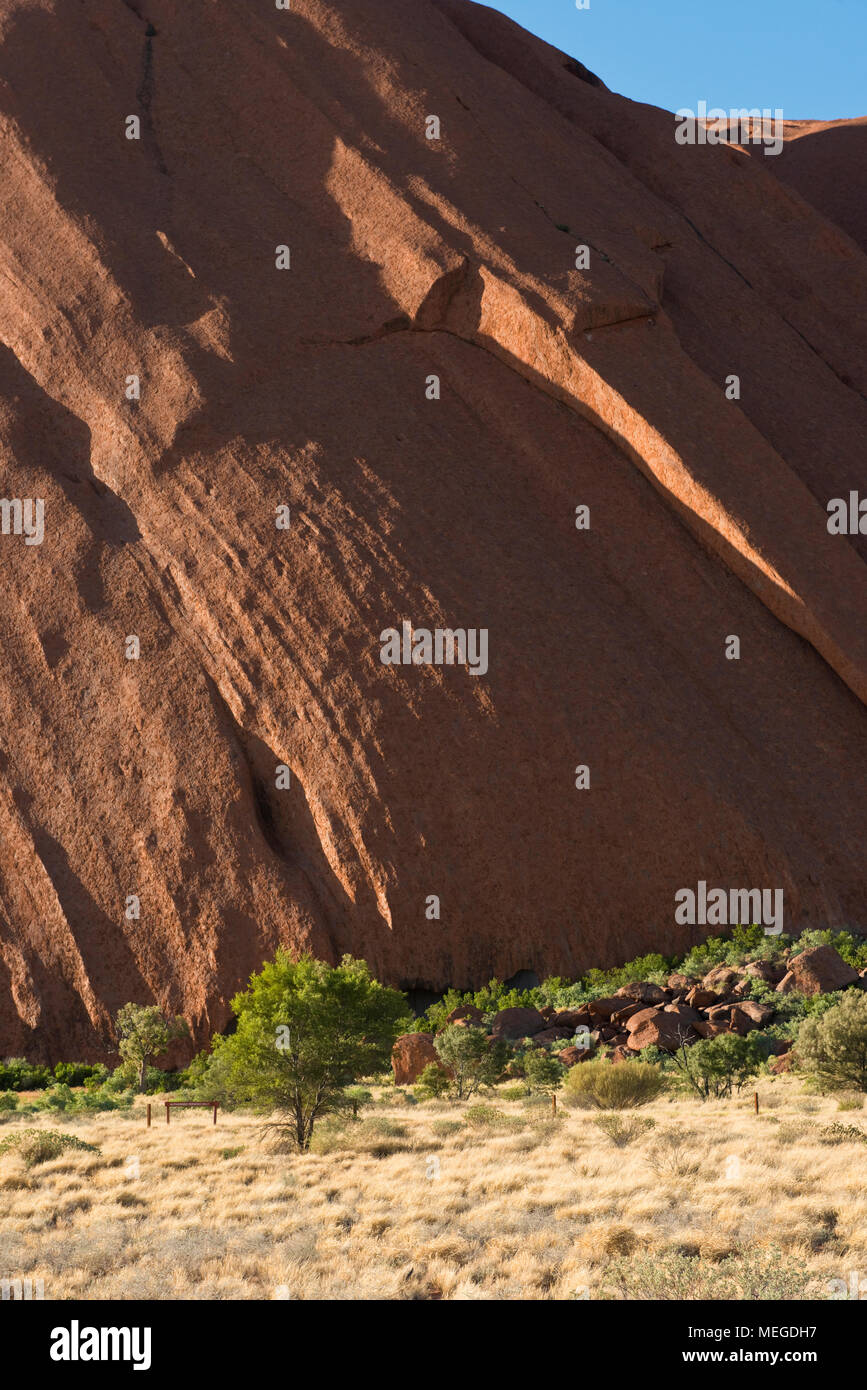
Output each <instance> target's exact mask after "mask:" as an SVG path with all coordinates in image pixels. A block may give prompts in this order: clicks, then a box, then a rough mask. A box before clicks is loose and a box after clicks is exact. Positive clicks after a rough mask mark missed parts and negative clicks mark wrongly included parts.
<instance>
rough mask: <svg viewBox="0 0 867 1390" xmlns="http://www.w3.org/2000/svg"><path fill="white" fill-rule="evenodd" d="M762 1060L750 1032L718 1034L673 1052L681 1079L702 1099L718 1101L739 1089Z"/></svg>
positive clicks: (762, 1053) (760, 1049)
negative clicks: (741, 1035)
mask: <svg viewBox="0 0 867 1390" xmlns="http://www.w3.org/2000/svg"><path fill="white" fill-rule="evenodd" d="M764 1060H765V1049H764V1047H763V1045H762V1043H761V1040H760V1039H759V1038H758V1037H757V1036H756V1035H755V1034H750V1035H748V1036H747V1037H745V1038H742V1037H740V1036H739V1034H737V1033H719V1034H718V1035H717V1036H716V1037H715V1038H703V1039H702V1040H701V1041H700V1042H697V1043H693V1044H692V1046H690V1047H687V1046H686V1045H685V1044H684V1045H683V1046H681V1048H680V1050H679V1051H678V1052H675V1053H673V1055H672V1061H673V1063H674V1065H675V1067H677V1069H678V1071H679V1072H680V1075H681V1080H682V1081H684V1082H685V1083H686V1085H687V1086H688V1087H689V1089H690V1090H692V1091H694V1092H695V1094H696V1095H697V1096H700V1097H701V1099H702V1100H710V1099H714V1100H720V1099H723V1098H726V1097H728V1096H730V1095H731V1094H732V1090H737V1091H739V1090H740V1089H741V1087H742V1086H743V1085H744V1084H745V1083H746V1082H747V1081H748V1080H749V1079H750V1077H751V1076H755V1075H756V1072H757V1071H758V1070H759V1067H760V1066H761V1065H762V1062H763V1061H764Z"/></svg>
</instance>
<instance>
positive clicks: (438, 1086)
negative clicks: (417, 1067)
mask: <svg viewBox="0 0 867 1390" xmlns="http://www.w3.org/2000/svg"><path fill="white" fill-rule="evenodd" d="M451 1084H452V1083H451V1080H450V1078H449V1077H448V1076H446V1073H445V1072H444V1071H443V1069H442V1067H438V1066H437V1064H436V1062H428V1064H427V1066H426V1067H425V1069H424V1071H423V1072H422V1074H421V1076H420V1077H419V1078H418V1080H417V1081H416V1083H415V1094H416V1096H417V1097H418V1099H419V1100H439V1099H440V1097H441V1096H445V1095H448V1092H449V1090H450V1088H451Z"/></svg>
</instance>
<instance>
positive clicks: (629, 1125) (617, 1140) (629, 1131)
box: [593, 1113, 656, 1149]
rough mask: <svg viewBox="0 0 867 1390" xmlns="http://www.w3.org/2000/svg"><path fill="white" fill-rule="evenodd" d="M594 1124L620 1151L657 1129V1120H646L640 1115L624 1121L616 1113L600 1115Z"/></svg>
mask: <svg viewBox="0 0 867 1390" xmlns="http://www.w3.org/2000/svg"><path fill="white" fill-rule="evenodd" d="M593 1123H594V1124H595V1126H596V1128H597V1129H601V1131H602V1133H603V1134H604V1135H605V1136H606V1138H607V1139H610V1140H611V1142H612V1144H614V1145H615V1147H616V1148H618V1149H624V1148H625V1147H626V1145H627V1144H631V1143H632V1141H633V1140H634V1139H640V1138H641V1136H642V1135H643V1134H647V1133H648V1131H649V1130H651V1129H654V1128H655V1127H656V1121H655V1120H651V1119H645V1118H644V1117H643V1116H640V1115H631V1116H630V1117H629V1119H624V1118H623V1116H622V1115H618V1114H616V1113H614V1114H611V1115H600V1116H599V1117H598V1119H596V1120H594V1121H593Z"/></svg>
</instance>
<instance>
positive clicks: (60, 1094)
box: [35, 1085, 75, 1112]
mask: <svg viewBox="0 0 867 1390" xmlns="http://www.w3.org/2000/svg"><path fill="white" fill-rule="evenodd" d="M35 1106H36V1108H37V1109H39V1110H58V1111H61V1112H63V1111H65V1110H72V1109H74V1107H75V1093H74V1092H73V1091H72V1090H71V1089H70V1087H69V1086H65V1085H60V1086H49V1087H48V1089H47V1090H46V1091H45V1092H44V1094H43V1095H42V1096H41V1097H40V1098H39V1100H38V1101H36V1102H35Z"/></svg>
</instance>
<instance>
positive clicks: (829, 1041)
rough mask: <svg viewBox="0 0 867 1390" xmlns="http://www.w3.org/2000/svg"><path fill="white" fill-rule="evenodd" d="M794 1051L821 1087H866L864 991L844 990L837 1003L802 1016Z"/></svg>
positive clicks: (866, 1011) (866, 1005) (866, 999)
mask: <svg viewBox="0 0 867 1390" xmlns="http://www.w3.org/2000/svg"><path fill="white" fill-rule="evenodd" d="M795 1051H796V1054H797V1058H798V1062H799V1064H800V1066H801V1068H802V1069H803V1070H804V1071H805V1072H807V1073H808V1075H809V1076H810V1077H811V1079H812V1080H813V1082H814V1083H815V1084H817V1085H819V1086H821V1087H822V1088H823V1089H824V1090H827V1091H842V1090H847V1091H853V1090H855V1091H867V994H862V993H861V992H860V991H856V990H847V992H846V993H845V994H844V995H842V997H841V999H840V1002H839V1004H835V1005H834V1007H833V1008H831V1009H828V1010H827V1012H825V1013H823V1014H812V1015H811V1016H810V1017H809V1018H806V1019H804V1022H803V1023H802V1024H801V1027H800V1031H799V1032H798V1041H797V1044H796V1047H795Z"/></svg>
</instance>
